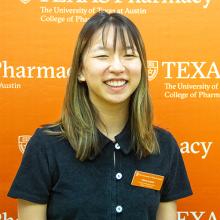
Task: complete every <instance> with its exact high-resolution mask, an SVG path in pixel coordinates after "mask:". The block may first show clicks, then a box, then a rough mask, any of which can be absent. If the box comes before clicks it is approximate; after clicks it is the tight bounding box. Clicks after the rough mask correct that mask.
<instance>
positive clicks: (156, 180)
mask: <svg viewBox="0 0 220 220" xmlns="http://www.w3.org/2000/svg"><path fill="white" fill-rule="evenodd" d="M163 179H164V176H160V175H157V174H153V173H146V172H142V171H138V170H136V171H135V173H134V176H133V179H132V181H131V185H133V186H140V187H144V188H148V189H154V190H160V189H161V186H162V183H163Z"/></svg>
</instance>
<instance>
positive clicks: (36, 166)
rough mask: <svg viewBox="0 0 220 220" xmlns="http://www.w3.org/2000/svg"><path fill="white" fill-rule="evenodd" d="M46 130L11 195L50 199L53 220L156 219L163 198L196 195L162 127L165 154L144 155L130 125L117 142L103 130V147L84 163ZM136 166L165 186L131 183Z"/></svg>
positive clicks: (35, 140)
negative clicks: (133, 142) (136, 146)
mask: <svg viewBox="0 0 220 220" xmlns="http://www.w3.org/2000/svg"><path fill="white" fill-rule="evenodd" d="M43 129H44V128H38V129H37V130H36V131H35V133H34V135H33V136H32V138H31V139H30V141H29V142H28V145H27V147H26V150H25V153H24V155H23V159H22V162H21V165H20V168H19V170H18V172H17V175H16V177H15V179H14V181H13V184H12V186H11V188H10V191H9V192H8V196H9V197H12V198H21V199H24V200H28V201H31V202H35V203H40V204H46V203H47V207H48V208H47V219H48V220H88V219H89V220H116V219H118V220H122V219H123V220H134V219H135V220H155V219H156V212H157V209H158V206H159V203H160V202H166V201H172V200H176V199H179V198H183V197H186V196H189V195H191V194H192V190H191V187H190V183H189V180H188V177H187V173H186V170H185V167H184V162H183V159H182V156H181V153H180V150H179V147H178V145H177V142H176V141H175V139H174V137H173V136H172V134H171V133H170V132H168V131H166V130H164V129H162V128H159V127H155V128H154V129H155V131H156V135H157V139H158V141H159V144H160V151H161V152H160V154H159V155H150V156H148V157H147V158H143V159H138V158H137V157H136V156H135V153H134V151H133V150H132V146H131V132H130V126H129V124H127V125H126V126H125V128H124V129H123V130H122V132H121V133H120V134H118V135H117V136H116V137H115V140H116V142H115V143H113V142H112V141H111V140H109V139H108V138H107V137H105V136H104V135H103V134H101V133H100V132H99V136H100V140H101V143H102V151H101V153H100V155H98V156H97V157H95V158H91V160H87V161H84V162H81V161H79V160H77V159H76V158H75V151H74V150H73V148H72V147H71V146H70V144H69V142H68V141H67V140H66V139H61V138H58V137H55V136H48V135H46V134H45V133H43V132H42V131H43ZM136 170H138V171H143V172H148V173H153V174H158V175H162V176H164V177H165V178H164V181H163V185H162V187H161V190H153V189H148V188H143V187H137V186H133V185H131V181H132V177H133V175H134V172H135V171H136Z"/></svg>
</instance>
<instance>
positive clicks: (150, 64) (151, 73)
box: [147, 60, 158, 81]
mask: <svg viewBox="0 0 220 220" xmlns="http://www.w3.org/2000/svg"><path fill="white" fill-rule="evenodd" d="M147 69H148V70H147V71H148V79H149V81H151V80H153V79H155V78H156V76H157V74H158V61H155V60H148V61H147Z"/></svg>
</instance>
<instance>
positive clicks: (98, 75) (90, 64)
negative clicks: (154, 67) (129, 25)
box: [79, 26, 142, 106]
mask: <svg viewBox="0 0 220 220" xmlns="http://www.w3.org/2000/svg"><path fill="white" fill-rule="evenodd" d="M119 36H120V35H118V36H117V37H118V39H117V43H116V49H115V51H114V48H113V41H114V40H113V39H114V28H113V26H110V27H109V31H108V35H107V43H106V47H105V48H104V46H103V43H102V29H100V30H98V31H97V32H96V33H95V34H94V35H93V37H92V39H91V44H90V46H89V48H87V50H86V51H85V53H84V56H83V67H82V72H81V74H80V75H79V80H80V81H85V82H86V84H87V86H88V91H89V97H90V100H91V101H92V103H93V104H94V105H95V106H100V105H103V104H119V103H128V102H129V99H130V96H131V94H132V93H133V92H134V91H135V89H136V88H137V86H138V84H139V82H140V79H141V66H142V64H141V60H140V57H139V54H138V52H137V51H135V54H134V55H133V53H132V49H131V48H129V40H128V36H127V33H126V35H125V42H126V45H127V46H128V48H127V50H126V51H125V50H124V49H123V46H122V43H121V40H120V39H119ZM135 49H136V48H135Z"/></svg>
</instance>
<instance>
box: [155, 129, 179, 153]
mask: <svg viewBox="0 0 220 220" xmlns="http://www.w3.org/2000/svg"><path fill="white" fill-rule="evenodd" d="M153 128H154V131H155V134H156V137H157V140H158V143H159V145H160V148H161V149H167V150H168V149H169V151H170V150H174V151H175V150H176V149H178V148H179V147H178V144H177V141H176V138H175V137H174V135H173V134H172V132H171V131H170V130H169V129H167V128H162V127H159V126H156V125H154V126H153Z"/></svg>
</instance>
